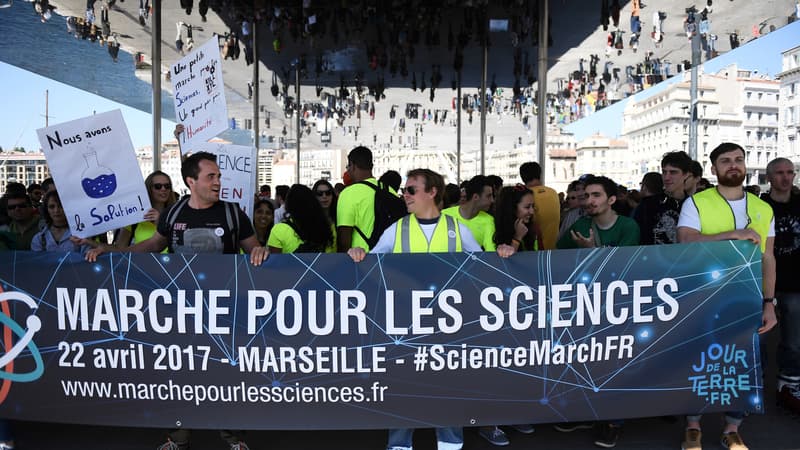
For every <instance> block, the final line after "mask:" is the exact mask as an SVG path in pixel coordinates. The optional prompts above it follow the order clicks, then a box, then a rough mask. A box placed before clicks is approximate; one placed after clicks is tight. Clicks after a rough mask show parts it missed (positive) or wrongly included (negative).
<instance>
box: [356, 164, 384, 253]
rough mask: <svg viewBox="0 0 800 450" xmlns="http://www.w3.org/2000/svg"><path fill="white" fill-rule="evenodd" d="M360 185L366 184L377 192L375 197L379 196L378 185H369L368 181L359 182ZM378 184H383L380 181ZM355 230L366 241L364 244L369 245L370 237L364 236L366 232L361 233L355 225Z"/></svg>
mask: <svg viewBox="0 0 800 450" xmlns="http://www.w3.org/2000/svg"><path fill="white" fill-rule="evenodd" d="M358 184H364V185H367V186H369V187H371V188H372V189H373V190H375V194H374V195H375V196H377V195H378V189H380V188H379V187H378V186H376V185H374V184H372V183H367V181H366V180H361V181H359V182H358ZM377 184H378V185H380V184H381V182H380V181H378V182H377ZM374 198H375V197H373V199H374ZM353 229H354V230H356V232H357V233H358V235H359V236H361V239H363V240H364V242H366V243H367V245H369V237H367V235H366V234H364V232H363V231H361V228H358V227H357V226H355V225H354V226H353Z"/></svg>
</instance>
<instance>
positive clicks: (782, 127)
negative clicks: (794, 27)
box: [778, 46, 800, 164]
mask: <svg viewBox="0 0 800 450" xmlns="http://www.w3.org/2000/svg"><path fill="white" fill-rule="evenodd" d="M782 55H783V59H782V64H781V73H779V74H778V78H779V79H780V92H781V95H780V100H779V101H778V110H779V113H778V114H779V116H780V117H779V120H778V122H779V125H778V153H779V155H780V156H783V157H785V158H789V159H791V160H792V161H793V162H794V163H795V164H800V46H797V47H794V48H791V49H789V50H786V51H785V52H783V54H782Z"/></svg>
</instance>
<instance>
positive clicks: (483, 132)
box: [478, 19, 489, 175]
mask: <svg viewBox="0 0 800 450" xmlns="http://www.w3.org/2000/svg"><path fill="white" fill-rule="evenodd" d="M487 20H488V19H487ZM484 26H488V24H484ZM488 39H489V32H488V31H486V37H485V38H484V40H483V67H482V68H481V92H480V95H478V98H479V99H480V101H481V173H480V174H481V175H485V174H486V66H487V65H489V46H488V45H487V43H488Z"/></svg>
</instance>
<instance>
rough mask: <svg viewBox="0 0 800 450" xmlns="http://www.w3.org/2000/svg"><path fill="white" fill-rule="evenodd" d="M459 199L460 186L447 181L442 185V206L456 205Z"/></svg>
mask: <svg viewBox="0 0 800 450" xmlns="http://www.w3.org/2000/svg"><path fill="white" fill-rule="evenodd" d="M459 200H461V188H460V187H458V185H456V184H455V183H447V186H445V187H444V207H445V208H449V207H451V206H453V205H457V204H458V202H459Z"/></svg>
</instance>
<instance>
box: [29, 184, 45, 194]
mask: <svg viewBox="0 0 800 450" xmlns="http://www.w3.org/2000/svg"><path fill="white" fill-rule="evenodd" d="M37 189H42V185H41V184H39V183H31V184H30V185H29V186H28V194H30V193H32V192H33V191H35V190H37Z"/></svg>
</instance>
